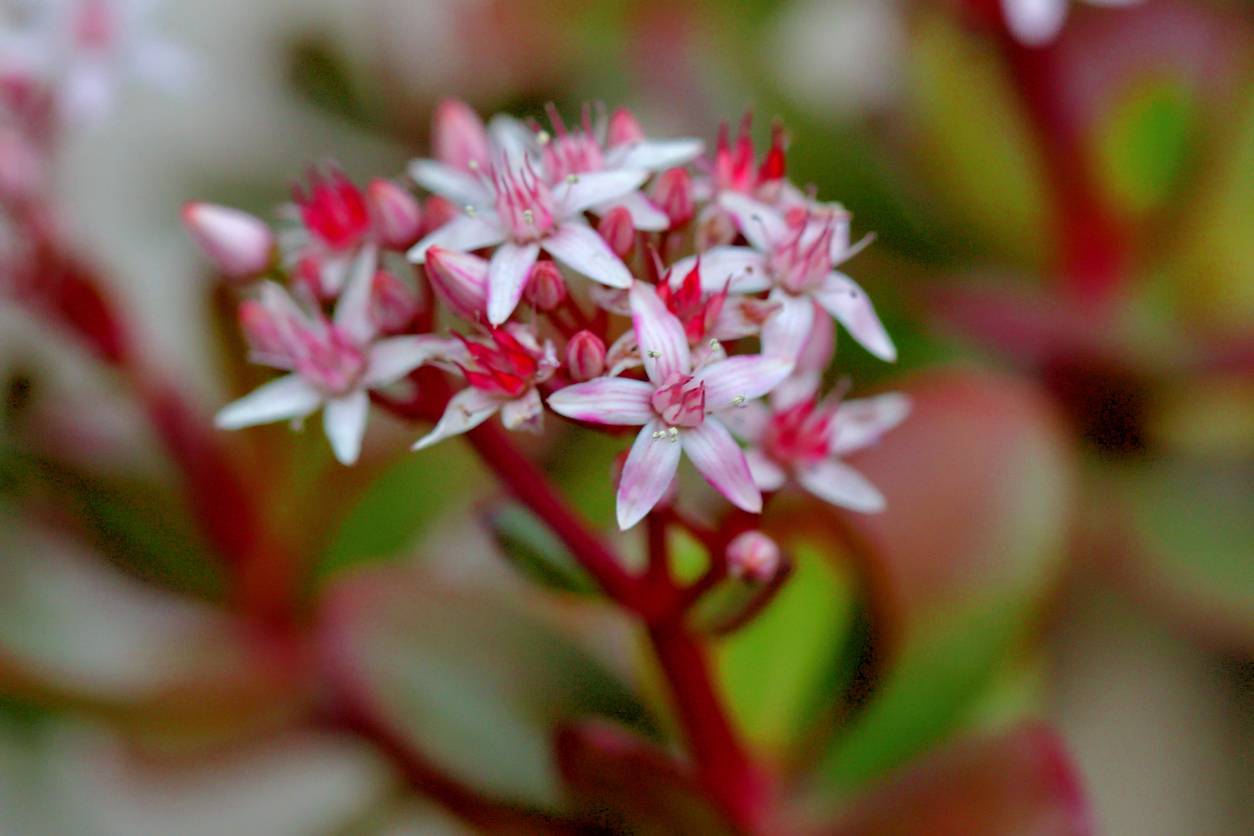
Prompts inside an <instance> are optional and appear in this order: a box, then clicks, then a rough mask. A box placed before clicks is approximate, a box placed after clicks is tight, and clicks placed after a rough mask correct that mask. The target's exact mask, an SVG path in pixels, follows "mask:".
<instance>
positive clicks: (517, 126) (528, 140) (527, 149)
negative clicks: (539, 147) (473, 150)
mask: <svg viewBox="0 0 1254 836" xmlns="http://www.w3.org/2000/svg"><path fill="white" fill-rule="evenodd" d="M488 136H489V137H490V138H491V140H492V144H493V145H494V146H496V149H497V151H498V152H499V153H501V154H502V155H504V157H505V162H506V164H507V165H508V166H509V167H511V168H517V167H519V166H522V165H523V163H524V161H525V160H526V159H527V157H528V156H529V155H531V154H532V152H533V151H535V150H536V141H535V134H534V133H532V131H531V130H530V129H529V128H528V127H527V126H526V125H524V124H523V123H522V122H519V121H518V120H517V119H515V118H514V117H513V116H510V115H509V114H507V113H498V114H496V115H495V116H493V117H492V118H491V119H489V120H488Z"/></svg>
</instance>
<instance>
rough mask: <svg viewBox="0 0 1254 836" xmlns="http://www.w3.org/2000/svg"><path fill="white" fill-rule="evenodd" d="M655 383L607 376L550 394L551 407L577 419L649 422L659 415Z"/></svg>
mask: <svg viewBox="0 0 1254 836" xmlns="http://www.w3.org/2000/svg"><path fill="white" fill-rule="evenodd" d="M653 391H654V390H653V386H652V385H651V384H649V383H645V382H644V381H643V380H631V379H630V378H621V377H603V378H598V379H597V380H590V381H588V382H587V383H576V384H575V385H574V386H567V387H566V388H565V389H559V390H558V391H556V392H554V393H553V394H551V395H549V409H551V410H553V411H554V412H556V413H557V414H558V415H563V416H565V417H567V418H571V419H574V420H575V421H588V422H589V423H593V424H608V425H611V426H635V425H637V424H647V423H648V422H649V421H652V420H653V419H654V418H656V417H657V414H656V413H655V412H654V410H653V405H652V403H651V399H652V397H653Z"/></svg>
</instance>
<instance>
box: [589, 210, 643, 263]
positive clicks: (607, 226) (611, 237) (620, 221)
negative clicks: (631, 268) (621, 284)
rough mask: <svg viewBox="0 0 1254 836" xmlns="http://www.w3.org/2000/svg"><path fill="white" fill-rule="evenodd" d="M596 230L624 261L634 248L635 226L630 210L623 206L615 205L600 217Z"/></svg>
mask: <svg viewBox="0 0 1254 836" xmlns="http://www.w3.org/2000/svg"><path fill="white" fill-rule="evenodd" d="M597 232H599V233H601V237H602V238H604V239H605V243H607V244H609V245H610V249H611V250H613V251H614V254H615V255H616V256H618V257H619V258H621V259H623V260H624V261H626V260H627V259H628V258H630V257H631V252H632V250H634V249H635V248H636V226H635V224H634V223H633V222H632V220H631V212H629V211H627V208H626V207H624V206H615V207H614V208H613V209H611V210H610V211H608V212H606V213H605V214H604V215H603V216H602V217H601V222H600V223H599V224H598V225H597Z"/></svg>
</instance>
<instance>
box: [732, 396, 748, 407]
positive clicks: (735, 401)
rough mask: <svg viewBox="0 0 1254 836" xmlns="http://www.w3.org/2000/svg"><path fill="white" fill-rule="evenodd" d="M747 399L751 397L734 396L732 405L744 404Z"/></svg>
mask: <svg viewBox="0 0 1254 836" xmlns="http://www.w3.org/2000/svg"><path fill="white" fill-rule="evenodd" d="M747 400H749V399H748V398H746V397H745V396H744V395H737V396H736V397H734V398H732V406H744V405H745V401H747Z"/></svg>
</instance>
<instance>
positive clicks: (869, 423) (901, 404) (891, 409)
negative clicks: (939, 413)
mask: <svg viewBox="0 0 1254 836" xmlns="http://www.w3.org/2000/svg"><path fill="white" fill-rule="evenodd" d="M909 414H910V396H909V395H905V394H903V393H901V392H888V393H887V394H884V395H877V396H876V397H874V398H862V399H859V400H853V401H845V402H844V403H842V404H841V405H840V408H839V409H837V410H836V415H835V417H834V418H833V419H832V435H831V443H830V445H829V449H830V451H831V452H832V453H833V454H834V455H837V456H843V455H845V454H846V453H851V452H853V451H854V450H860V449H862V448H863V447H866V446H868V445H870V444H874V443H875V442H876V441H878V440H879V438H880V436H882V435H883V434H884V433H886V432H888V431H889V430H891V429H892V428H893V427H895V426H897V425H898V424H900V423H901V422H902V421H904V420H905V419H906V416H907V415H909Z"/></svg>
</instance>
